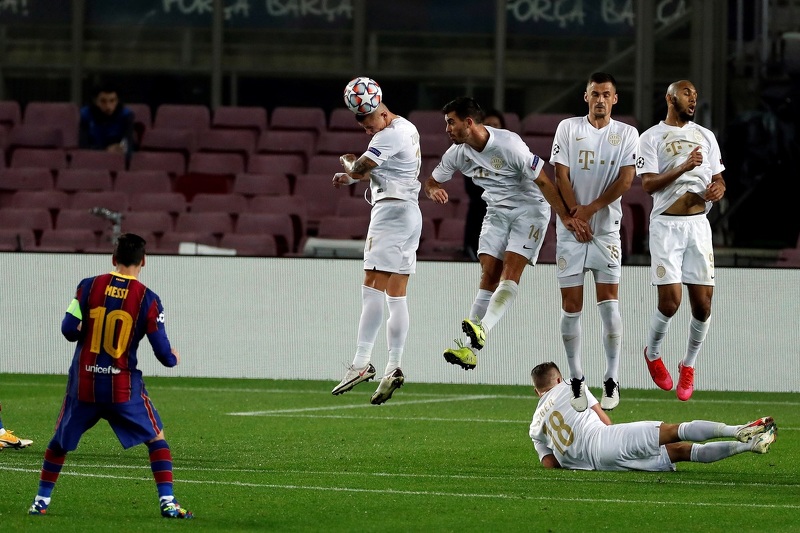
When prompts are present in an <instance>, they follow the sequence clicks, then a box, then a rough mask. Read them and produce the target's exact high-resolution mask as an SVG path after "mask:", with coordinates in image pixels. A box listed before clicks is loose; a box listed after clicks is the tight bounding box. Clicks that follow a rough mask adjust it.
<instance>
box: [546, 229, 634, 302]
mask: <svg viewBox="0 0 800 533" xmlns="http://www.w3.org/2000/svg"><path fill="white" fill-rule="evenodd" d="M556 265H557V267H558V269H557V270H556V275H557V276H558V285H559V286H560V287H562V288H563V287H580V286H582V285H583V278H584V274H585V273H586V272H588V271H590V270H591V271H592V272H593V273H594V280H595V282H596V283H609V284H616V285H619V278H620V274H621V272H622V246H621V241H620V236H619V233H618V232H616V233H607V234H605V235H595V236H594V238H592V240H591V241H589V242H578V241H577V240H576V239H575V237H574V236H573V235H572V233H571V232H569V230H567V229H566V228H565V229H563V230H560V231H559V233H558V239H557V241H556Z"/></svg>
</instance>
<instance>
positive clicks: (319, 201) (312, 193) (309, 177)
mask: <svg viewBox="0 0 800 533" xmlns="http://www.w3.org/2000/svg"><path fill="white" fill-rule="evenodd" d="M332 176H333V175H332V174H331V175H328V174H301V175H300V176H297V181H296V182H295V184H294V196H297V197H300V198H305V200H306V204H307V205H308V220H309V223H310V224H311V225H312V226H316V225H317V223H318V222H319V221H320V220H321V219H322V218H324V217H327V216H333V215H335V214H336V205H337V203H338V201H339V198H342V197H346V196H349V191H346V190H344V191H343V190H338V191H337V190H336V189H334V188H333V185H332V184H331V177H332ZM336 193H339V196H338V197H337V195H336Z"/></svg>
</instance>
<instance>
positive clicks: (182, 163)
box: [129, 152, 186, 176]
mask: <svg viewBox="0 0 800 533" xmlns="http://www.w3.org/2000/svg"><path fill="white" fill-rule="evenodd" d="M129 170H164V171H166V172H167V173H169V174H170V175H171V176H180V175H182V174H184V173H185V172H186V159H185V158H184V156H183V155H182V154H181V153H180V152H134V153H133V155H132V156H131V164H130V167H129Z"/></svg>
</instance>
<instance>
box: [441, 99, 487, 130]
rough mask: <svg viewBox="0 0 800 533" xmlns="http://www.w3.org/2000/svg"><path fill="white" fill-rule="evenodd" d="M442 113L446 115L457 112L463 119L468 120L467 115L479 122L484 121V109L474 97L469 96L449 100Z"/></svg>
mask: <svg viewBox="0 0 800 533" xmlns="http://www.w3.org/2000/svg"><path fill="white" fill-rule="evenodd" d="M442 113H444V114H445V115H446V114H448V113H455V114H456V116H457V117H458V118H460V119H461V120H466V118H467V117H470V118H471V119H472V120H474V121H475V122H477V123H479V124H481V123H483V117H484V113H483V109H482V108H481V106H480V105H478V102H476V101H475V99H474V98H470V97H469V96H459V97H458V98H456V99H455V100H452V101H450V102H447V103H446V104H445V105H444V107H443V108H442Z"/></svg>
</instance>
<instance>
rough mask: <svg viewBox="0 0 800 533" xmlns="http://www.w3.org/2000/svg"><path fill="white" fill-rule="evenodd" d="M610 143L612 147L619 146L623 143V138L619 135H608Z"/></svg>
mask: <svg viewBox="0 0 800 533" xmlns="http://www.w3.org/2000/svg"><path fill="white" fill-rule="evenodd" d="M608 142H609V143H611V146H619V143H621V142H622V137H620V135H619V133H611V134H609V135H608Z"/></svg>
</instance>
